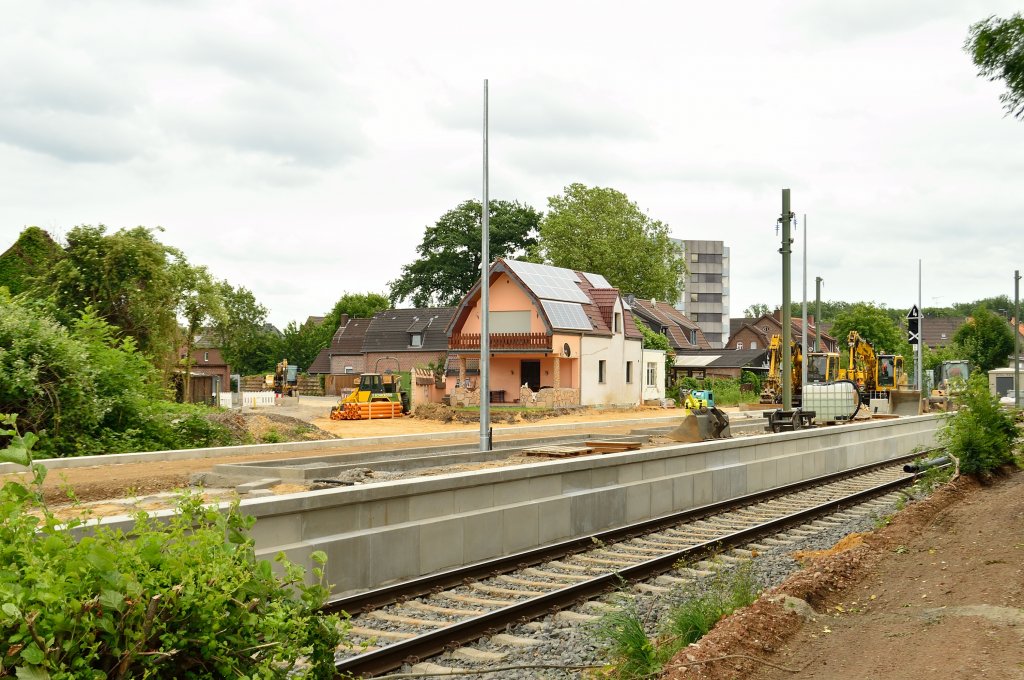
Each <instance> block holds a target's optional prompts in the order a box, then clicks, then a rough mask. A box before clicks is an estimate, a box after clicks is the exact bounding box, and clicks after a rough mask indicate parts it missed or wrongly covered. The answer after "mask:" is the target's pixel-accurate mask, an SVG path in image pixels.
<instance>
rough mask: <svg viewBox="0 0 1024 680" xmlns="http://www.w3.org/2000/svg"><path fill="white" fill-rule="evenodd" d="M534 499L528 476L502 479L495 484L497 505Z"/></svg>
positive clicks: (495, 503)
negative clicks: (508, 479)
mask: <svg viewBox="0 0 1024 680" xmlns="http://www.w3.org/2000/svg"><path fill="white" fill-rule="evenodd" d="M556 479H557V478H556ZM532 499H533V495H532V493H531V492H530V480H529V479H528V478H527V479H516V480H511V481H502V482H499V483H497V484H495V485H494V505H495V507H498V506H501V505H515V504H517V503H525V502H526V501H529V500H532Z"/></svg>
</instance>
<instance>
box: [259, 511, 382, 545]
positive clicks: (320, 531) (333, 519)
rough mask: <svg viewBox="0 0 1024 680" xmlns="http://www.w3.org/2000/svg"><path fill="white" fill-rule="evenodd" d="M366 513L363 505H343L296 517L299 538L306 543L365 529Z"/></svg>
mask: <svg viewBox="0 0 1024 680" xmlns="http://www.w3.org/2000/svg"><path fill="white" fill-rule="evenodd" d="M366 511H367V507H366V506H365V505H343V506H341V507H340V508H320V509H318V510H311V511H310V512H307V513H304V514H302V515H298V516H299V517H300V518H302V532H301V533H300V534H299V538H301V539H302V540H306V541H308V540H311V539H316V538H319V537H320V536H331V535H334V534H343V533H347V532H350V531H360V530H362V529H366V528H368V527H369V524H368V522H367V512H366ZM258 523H259V522H258V521H257V524H258Z"/></svg>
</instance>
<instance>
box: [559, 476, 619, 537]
mask: <svg viewBox="0 0 1024 680" xmlns="http://www.w3.org/2000/svg"><path fill="white" fill-rule="evenodd" d="M569 503H570V508H569V517H570V520H569V521H570V525H569V526H570V529H571V531H572V532H573V534H574V535H578V534H580V533H586V532H590V531H600V530H602V529H607V528H609V527H613V526H619V525H622V524H625V517H626V493H625V490H624V489H622V488H616V489H601V490H600V491H598V492H596V493H589V494H576V495H573V496H571V497H570V498H569Z"/></svg>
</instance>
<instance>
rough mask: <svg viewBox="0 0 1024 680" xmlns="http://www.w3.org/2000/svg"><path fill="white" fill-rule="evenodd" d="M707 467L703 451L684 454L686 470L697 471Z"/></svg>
mask: <svg viewBox="0 0 1024 680" xmlns="http://www.w3.org/2000/svg"><path fill="white" fill-rule="evenodd" d="M707 468H708V465H707V458H706V457H705V456H704V454H703V453H691V454H690V455H688V456H686V471H687V472H697V471H699V470H706V469H707Z"/></svg>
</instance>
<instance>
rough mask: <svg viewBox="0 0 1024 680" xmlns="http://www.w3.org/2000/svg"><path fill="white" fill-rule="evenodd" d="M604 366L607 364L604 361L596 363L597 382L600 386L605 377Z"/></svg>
mask: <svg viewBox="0 0 1024 680" xmlns="http://www.w3.org/2000/svg"><path fill="white" fill-rule="evenodd" d="M606 366H607V362H605V360H604V359H601V360H600V361H598V362H597V382H599V383H601V384H604V381H605V377H606V375H607V371H606V368H605V367H606Z"/></svg>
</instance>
